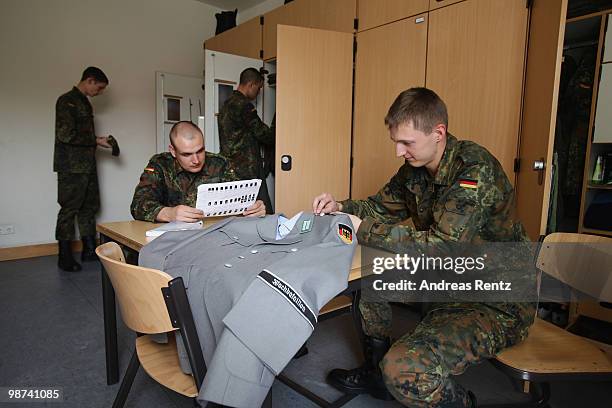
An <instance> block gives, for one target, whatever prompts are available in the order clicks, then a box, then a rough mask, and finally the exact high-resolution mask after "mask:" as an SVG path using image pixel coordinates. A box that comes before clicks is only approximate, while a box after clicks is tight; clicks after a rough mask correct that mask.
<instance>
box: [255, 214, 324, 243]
mask: <svg viewBox="0 0 612 408" xmlns="http://www.w3.org/2000/svg"><path fill="white" fill-rule="evenodd" d="M280 215H283V216H284V214H280ZM278 217H279V215H276V214H275V215H268V216H266V217H264V218H262V219H261V220H260V221H259V222H258V223H257V232H258V234H259V236H260V238H261V239H263V240H264V241H266V242H269V243H278V244H294V243H296V242H300V241H301V240H302V237H301V236H300V232H301V230H300V228H301V227H302V225H303V224H304V222H306V223H307V224H309V225H312V224H313V221H314V217H315V215H314V214H312V213H307V212H304V213H302V215H301V216H300V218H299V219H298V220H297V222H296V223H295V225H294V226H293V228H292V229H291V232H289V234H287V235H286V236H285V238H283V239H280V240H278V241H277V240H276V229H277V226H278Z"/></svg>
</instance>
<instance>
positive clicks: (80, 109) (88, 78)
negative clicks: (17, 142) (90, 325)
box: [53, 67, 111, 272]
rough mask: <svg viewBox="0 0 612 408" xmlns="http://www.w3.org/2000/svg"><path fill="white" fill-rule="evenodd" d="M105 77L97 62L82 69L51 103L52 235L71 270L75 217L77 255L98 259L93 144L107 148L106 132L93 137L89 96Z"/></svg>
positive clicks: (102, 84) (62, 264) (64, 266)
mask: <svg viewBox="0 0 612 408" xmlns="http://www.w3.org/2000/svg"><path fill="white" fill-rule="evenodd" d="M107 85H108V78H107V77H106V75H105V74H104V72H102V71H101V70H100V69H99V68H96V67H89V68H87V69H85V71H84V72H83V75H82V77H81V81H80V82H79V83H78V84H77V86H75V87H73V88H72V90H71V91H69V92H67V93H65V94H63V95H62V96H60V97H59V98H58V100H57V103H56V105H55V151H54V155H53V171H55V172H57V202H58V203H59V205H60V207H61V209H60V211H59V213H58V215H57V225H56V229H55V238H56V239H57V240H58V241H59V258H58V266H59V267H60V268H61V269H63V270H65V271H69V272H73V271H78V270H80V269H81V265H80V264H79V263H78V262H76V261H75V260H74V258H73V256H72V250H71V242H72V240H73V239H74V238H75V233H74V227H75V217H76V218H77V219H78V225H79V232H80V234H81V239H82V241H83V251H82V253H81V259H82V260H83V261H93V260H96V259H97V257H96V254H95V246H96V241H95V234H96V219H95V215H96V213H97V212H98V210H99V208H100V194H99V190H98V174H97V170H96V148H97V147H98V146H101V147H105V148H110V147H111V146H110V144H109V142H108V138H107V137H106V136H103V137H96V134H95V130H94V120H93V109H92V107H91V104H90V103H89V100H88V99H87V97H88V96H89V97H94V96H97V95H100V94H101V93H102V92H103V91H104V89H105V88H106V86H107Z"/></svg>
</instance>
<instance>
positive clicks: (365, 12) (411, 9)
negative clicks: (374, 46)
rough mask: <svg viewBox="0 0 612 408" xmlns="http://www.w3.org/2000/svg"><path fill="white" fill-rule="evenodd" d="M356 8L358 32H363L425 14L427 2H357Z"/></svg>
mask: <svg viewBox="0 0 612 408" xmlns="http://www.w3.org/2000/svg"><path fill="white" fill-rule="evenodd" d="M357 7H358V9H357V18H359V28H358V30H359V31H363V30H368V29H370V28H373V27H378V26H380V25H383V24H387V23H390V22H392V21H397V20H401V19H403V18H406V17H410V16H414V15H416V14H420V13H425V12H427V10H428V8H429V0H384V1H380V0H359V2H358V3H357Z"/></svg>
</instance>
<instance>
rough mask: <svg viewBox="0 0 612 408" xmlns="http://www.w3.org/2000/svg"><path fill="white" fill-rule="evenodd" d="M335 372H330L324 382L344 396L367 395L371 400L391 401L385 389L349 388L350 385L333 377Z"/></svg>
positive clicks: (368, 387)
mask: <svg viewBox="0 0 612 408" xmlns="http://www.w3.org/2000/svg"><path fill="white" fill-rule="evenodd" d="M334 371H335V370H332V371H331V372H330V373H329V374H328V375H327V378H326V381H327V383H328V384H329V385H331V386H332V387H334V388H335V389H337V390H339V391H342V392H344V393H345V394H353V395H359V394H368V395H370V396H371V397H372V398H375V399H378V400H382V401H393V400H395V398H393V395H391V393H390V392H389V391H388V390H387V388H384V389H380V388H374V387H372V386H363V387H351V386H350V385H346V384H345V383H344V382H342V381H339V380H337V379H336V378H335V376H334V375H333V373H334Z"/></svg>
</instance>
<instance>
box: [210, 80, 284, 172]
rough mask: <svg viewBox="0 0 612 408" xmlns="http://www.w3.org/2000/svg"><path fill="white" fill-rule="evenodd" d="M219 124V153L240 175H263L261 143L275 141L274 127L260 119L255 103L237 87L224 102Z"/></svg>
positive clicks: (270, 143) (271, 144) (271, 143)
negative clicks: (237, 89)
mask: <svg viewBox="0 0 612 408" xmlns="http://www.w3.org/2000/svg"><path fill="white" fill-rule="evenodd" d="M218 125H219V143H220V145H221V152H220V153H221V154H222V155H223V156H224V157H226V158H227V159H228V160H229V162H230V166H231V168H233V169H234V171H235V172H236V174H237V175H238V177H240V178H241V179H252V178H263V176H264V174H263V160H262V158H261V151H260V145H261V144H263V145H268V146H273V145H274V141H275V132H274V128H273V127H272V128H270V127H268V126H267V125H266V124H265V123H263V122H262V121H261V119H260V118H259V116H258V115H257V110H256V109H255V107H254V106H253V104H252V103H251V102H250V101H249V100H248V99H247V97H246V96H244V95H243V94H242V93H241V92H239V91H234V92H233V93H232V95H231V96H230V97H229V98H228V99H227V100H226V101H225V103H224V104H223V107H222V108H221V109H220V111H219V117H218Z"/></svg>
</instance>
